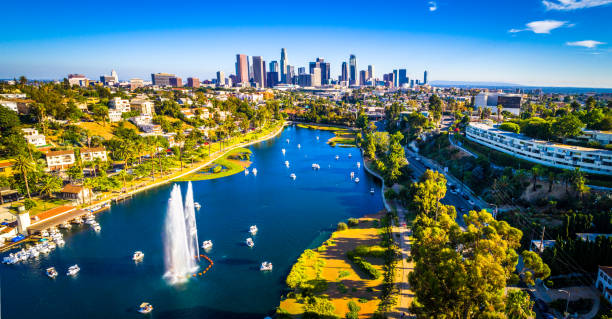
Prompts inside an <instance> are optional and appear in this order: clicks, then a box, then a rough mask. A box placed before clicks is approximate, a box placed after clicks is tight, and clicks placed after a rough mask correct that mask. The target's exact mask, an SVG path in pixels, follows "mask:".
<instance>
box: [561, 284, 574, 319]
mask: <svg viewBox="0 0 612 319" xmlns="http://www.w3.org/2000/svg"><path fill="white" fill-rule="evenodd" d="M559 291H560V292H565V293H567V302H566V303H565V312H564V313H563V315H564V316H567V314H568V312H567V310H568V309H569V301H570V296H571V294H570V292H569V291H568V290H563V289H559Z"/></svg>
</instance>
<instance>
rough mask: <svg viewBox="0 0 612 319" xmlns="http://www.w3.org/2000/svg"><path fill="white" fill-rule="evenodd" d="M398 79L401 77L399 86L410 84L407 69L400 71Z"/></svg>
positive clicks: (398, 80)
mask: <svg viewBox="0 0 612 319" xmlns="http://www.w3.org/2000/svg"><path fill="white" fill-rule="evenodd" d="M398 77H399V78H398V79H397V82H398V83H397V84H398V86H402V85H404V84H406V83H408V77H407V76H406V69H399V74H398Z"/></svg>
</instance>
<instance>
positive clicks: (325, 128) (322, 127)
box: [297, 123, 350, 131]
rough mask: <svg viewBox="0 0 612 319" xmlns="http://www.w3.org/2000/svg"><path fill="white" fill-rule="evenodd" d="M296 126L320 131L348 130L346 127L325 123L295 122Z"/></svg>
mask: <svg viewBox="0 0 612 319" xmlns="http://www.w3.org/2000/svg"><path fill="white" fill-rule="evenodd" d="M297 127H301V128H308V129H311V130H321V131H350V130H349V129H347V128H343V127H335V126H325V125H317V124H302V123H300V124H297Z"/></svg>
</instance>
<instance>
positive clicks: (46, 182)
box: [38, 175, 62, 198]
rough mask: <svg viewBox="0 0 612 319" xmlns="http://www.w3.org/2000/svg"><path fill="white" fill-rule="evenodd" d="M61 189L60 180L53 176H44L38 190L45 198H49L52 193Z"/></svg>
mask: <svg viewBox="0 0 612 319" xmlns="http://www.w3.org/2000/svg"><path fill="white" fill-rule="evenodd" d="M61 189H62V180H61V179H60V178H59V177H56V176H53V175H45V176H44V177H43V178H42V179H41V181H40V186H39V188H38V190H39V191H40V193H41V194H43V195H44V196H45V197H46V198H51V195H53V193H57V192H59V191H60V190H61Z"/></svg>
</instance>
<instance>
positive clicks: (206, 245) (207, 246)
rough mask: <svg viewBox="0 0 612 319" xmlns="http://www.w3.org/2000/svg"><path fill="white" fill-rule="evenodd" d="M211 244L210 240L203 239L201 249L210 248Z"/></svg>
mask: <svg viewBox="0 0 612 319" xmlns="http://www.w3.org/2000/svg"><path fill="white" fill-rule="evenodd" d="M212 246H213V242H212V240H205V241H204V242H202V249H204V250H208V249H211V248H212Z"/></svg>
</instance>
